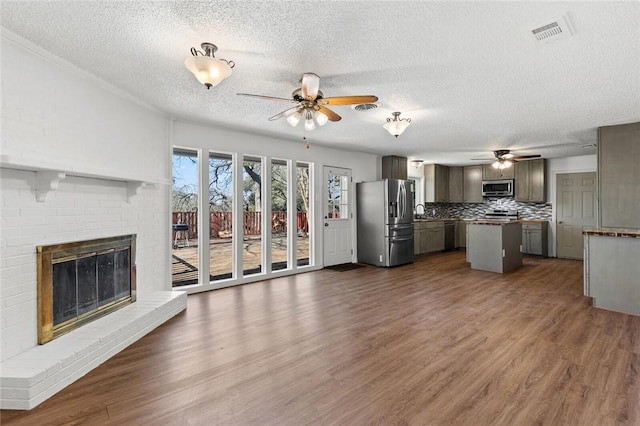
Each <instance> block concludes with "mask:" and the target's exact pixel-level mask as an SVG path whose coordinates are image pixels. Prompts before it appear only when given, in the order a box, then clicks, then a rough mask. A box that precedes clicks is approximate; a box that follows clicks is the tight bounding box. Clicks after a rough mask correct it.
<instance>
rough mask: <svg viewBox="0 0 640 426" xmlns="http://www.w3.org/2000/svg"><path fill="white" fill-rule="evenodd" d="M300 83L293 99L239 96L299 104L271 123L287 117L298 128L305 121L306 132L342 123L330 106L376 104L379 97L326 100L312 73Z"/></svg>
mask: <svg viewBox="0 0 640 426" xmlns="http://www.w3.org/2000/svg"><path fill="white" fill-rule="evenodd" d="M300 83H301V85H300V88H298V89H296V90H294V91H293V93H292V94H291V98H276V97H273V96H263V95H254V94H250V93H238V95H239V96H250V97H252V98H260V99H265V100H270V101H278V102H290V103H294V104H297V105H296V106H294V107H292V108H289V109H287V110H284V111H282V112H280V113H278V114H276V115H274V116H273V117H270V118H269V121H274V120H278V119H280V118H285V117H286V119H287V122H288V123H289V124H290V125H291V126H293V127H296V126H297V125H298V123H300V121H301V120H304V129H305V131H311V130H314V129H315V128H316V124H317V125H318V126H324V125H325V124H327V122H328V121H340V120H341V119H342V117H340V116H339V115H338V114H336V113H335V112H333V111H332V110H330V109H329V108H327V106H328V105H329V106H330V105H335V106H341V105H354V104H363V103H374V102H377V100H378V97H377V96H370V95H367V96H336V97H328V98H325V97H324V94H323V93H322V91H321V90H320V77H318V76H317V75H316V74H314V73H311V72H308V73H305V74H303V76H302V79H301V81H300Z"/></svg>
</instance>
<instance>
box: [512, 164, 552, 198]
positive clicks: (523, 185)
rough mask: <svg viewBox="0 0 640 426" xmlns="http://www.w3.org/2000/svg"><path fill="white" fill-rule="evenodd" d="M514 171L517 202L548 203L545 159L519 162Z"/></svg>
mask: <svg viewBox="0 0 640 426" xmlns="http://www.w3.org/2000/svg"><path fill="white" fill-rule="evenodd" d="M514 169H515V199H516V201H524V202H529V203H532V202H535V203H544V202H546V201H547V200H546V198H547V197H546V190H545V160H544V158H540V159H537V160H527V161H519V162H517V163H516V165H515V167H514Z"/></svg>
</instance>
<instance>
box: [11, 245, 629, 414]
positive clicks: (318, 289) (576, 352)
mask: <svg viewBox="0 0 640 426" xmlns="http://www.w3.org/2000/svg"><path fill="white" fill-rule="evenodd" d="M581 294H582V262H579V261H571V260H558V259H540V258H526V259H525V265H524V266H523V267H522V268H519V269H518V270H515V271H511V272H509V273H506V274H504V275H500V274H495V273H491V272H481V271H474V270H471V269H469V267H468V265H467V264H466V263H465V261H464V253H463V252H448V253H442V254H436V255H428V256H424V257H421V258H418V259H417V260H416V262H415V263H414V264H412V265H408V266H402V267H398V268H391V269H382V268H375V267H372V266H367V267H365V268H360V269H355V270H351V271H347V272H335V271H330V270H321V271H316V272H312V273H306V274H300V275H297V276H293V277H285V278H278V279H273V280H269V281H264V282H260V283H255V284H249V285H244V286H240V287H234V288H227V289H223V290H216V291H212V292H208V293H202V294H197V295H192V296H189V301H188V309H187V311H186V312H185V313H183V314H180V315H179V316H177V317H176V318H174V319H172V320H171V321H169V322H168V323H166V324H165V325H163V326H161V327H159V328H158V329H156V330H155V331H154V332H152V333H151V334H149V335H148V336H146V337H144V338H143V339H141V340H140V341H138V342H137V343H135V344H134V345H132V346H131V347H129V348H127V349H126V350H124V351H123V352H121V353H120V354H118V355H117V356H115V357H114V358H112V359H111V360H109V361H108V362H106V363H105V364H103V365H102V366H100V367H99V368H97V369H96V370H94V371H92V372H91V373H89V374H87V375H86V376H85V377H83V378H82V379H80V380H78V381H77V382H75V383H74V384H72V385H70V386H69V387H67V388H66V389H64V390H62V391H61V392H59V393H58V394H57V395H55V396H54V397H52V398H51V399H49V400H48V401H46V402H44V403H43V404H41V405H40V406H39V407H37V408H35V409H34V410H32V411H30V412H20V411H3V412H2V413H1V418H0V420H1V423H2V425H3V426H4V425H16V424H22V425H47V424H52V425H61V424H91V425H93V424H117V425H137V424H153V425H307V424H308V425H333V424H344V425H364V424H380V425H406V424H409V425H564V424H566V425H581V426H584V425H598V426H602V425H638V424H640V317H638V316H631V315H625V314H621V313H615V312H609V311H604V310H599V309H596V308H593V307H591V306H590V305H589V300H588V298H586V297H584V296H582V295H581Z"/></svg>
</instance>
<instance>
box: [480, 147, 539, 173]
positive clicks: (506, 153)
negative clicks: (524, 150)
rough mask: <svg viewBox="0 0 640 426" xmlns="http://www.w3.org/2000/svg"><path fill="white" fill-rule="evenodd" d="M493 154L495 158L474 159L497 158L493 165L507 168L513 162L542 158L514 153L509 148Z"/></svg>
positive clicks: (536, 155) (498, 167)
mask: <svg viewBox="0 0 640 426" xmlns="http://www.w3.org/2000/svg"><path fill="white" fill-rule="evenodd" d="M493 155H494V156H495V158H472V160H483V161H489V160H495V161H494V162H493V163H492V164H491V165H492V166H493V167H494V168H496V169H507V168H509V167H511V166H512V165H513V163H517V162H518V161H519V160H526V159H529V158H540V155H538V154H533V155H513V154H511V151H510V150H508V149H498V150H496V151H493Z"/></svg>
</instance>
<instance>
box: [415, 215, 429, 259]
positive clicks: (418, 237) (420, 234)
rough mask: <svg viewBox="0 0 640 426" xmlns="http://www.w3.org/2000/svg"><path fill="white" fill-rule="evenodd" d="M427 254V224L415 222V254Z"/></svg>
mask: <svg viewBox="0 0 640 426" xmlns="http://www.w3.org/2000/svg"><path fill="white" fill-rule="evenodd" d="M426 252H427V222H414V224H413V254H414V255H418V254H423V253H426Z"/></svg>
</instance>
